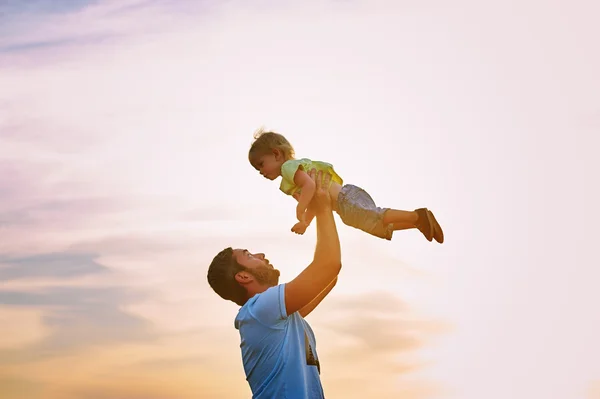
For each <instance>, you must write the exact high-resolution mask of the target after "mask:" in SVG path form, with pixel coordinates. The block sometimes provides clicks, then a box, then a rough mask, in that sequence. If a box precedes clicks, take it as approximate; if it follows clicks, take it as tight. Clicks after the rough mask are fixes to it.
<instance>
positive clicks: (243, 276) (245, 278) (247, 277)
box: [235, 270, 254, 285]
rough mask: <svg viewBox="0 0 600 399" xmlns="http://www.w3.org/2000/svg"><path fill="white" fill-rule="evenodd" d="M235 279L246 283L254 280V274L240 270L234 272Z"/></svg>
mask: <svg viewBox="0 0 600 399" xmlns="http://www.w3.org/2000/svg"><path fill="white" fill-rule="evenodd" d="M235 281H237V282H238V283H239V284H242V285H244V284H248V283H251V282H252V281H254V276H253V275H251V274H250V273H248V272H247V271H245V270H242V271H241V272H237V273H236V274H235Z"/></svg>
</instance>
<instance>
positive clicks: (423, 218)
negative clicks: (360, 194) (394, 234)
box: [383, 208, 435, 241]
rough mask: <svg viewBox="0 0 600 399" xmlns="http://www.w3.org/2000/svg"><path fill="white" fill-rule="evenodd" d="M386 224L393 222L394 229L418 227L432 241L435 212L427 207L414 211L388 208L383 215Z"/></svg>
mask: <svg viewBox="0 0 600 399" xmlns="http://www.w3.org/2000/svg"><path fill="white" fill-rule="evenodd" d="M383 223H384V224H388V223H389V224H392V226H393V228H394V230H407V229H412V228H417V229H419V231H420V232H421V233H423V235H424V236H425V238H426V239H427V241H431V240H432V239H433V236H434V235H435V228H434V220H433V214H431V212H429V211H428V210H427V209H426V208H420V209H416V210H414V211H401V210H398V209H388V210H387V211H386V212H385V214H384V215H383Z"/></svg>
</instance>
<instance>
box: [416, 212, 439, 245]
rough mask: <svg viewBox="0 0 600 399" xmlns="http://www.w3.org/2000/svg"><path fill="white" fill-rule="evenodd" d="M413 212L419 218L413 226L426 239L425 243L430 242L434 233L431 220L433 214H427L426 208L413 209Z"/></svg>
mask: <svg viewBox="0 0 600 399" xmlns="http://www.w3.org/2000/svg"><path fill="white" fill-rule="evenodd" d="M415 212H417V215H418V216H419V219H417V222H416V223H415V226H417V229H419V231H420V232H421V233H423V235H424V236H425V238H427V241H431V240H432V239H433V232H434V228H433V220H435V219H434V217H433V214H432V213H431V212H429V210H428V209H427V208H419V209H415Z"/></svg>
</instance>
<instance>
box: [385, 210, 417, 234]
mask: <svg viewBox="0 0 600 399" xmlns="http://www.w3.org/2000/svg"><path fill="white" fill-rule="evenodd" d="M417 220H419V215H418V214H417V212H416V211H401V210H398V209H388V210H387V211H386V212H385V213H384V214H383V224H390V223H392V224H394V230H405V229H410V228H414V227H417V224H416V223H417ZM396 224H397V225H398V227H402V228H399V229H396V228H395V227H396Z"/></svg>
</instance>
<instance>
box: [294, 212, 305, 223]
mask: <svg viewBox="0 0 600 399" xmlns="http://www.w3.org/2000/svg"><path fill="white" fill-rule="evenodd" d="M296 217H297V218H298V222H299V223H302V224H306V212H302V213H300V211H296Z"/></svg>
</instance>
